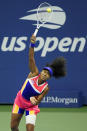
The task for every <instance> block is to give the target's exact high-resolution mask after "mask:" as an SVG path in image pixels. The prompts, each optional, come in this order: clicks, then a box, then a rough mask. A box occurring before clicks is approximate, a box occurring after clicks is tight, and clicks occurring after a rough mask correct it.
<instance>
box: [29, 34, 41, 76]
mask: <svg viewBox="0 0 87 131" xmlns="http://www.w3.org/2000/svg"><path fill="white" fill-rule="evenodd" d="M30 42H31V43H30V48H29V68H30V71H31V72H30V74H29V75H28V77H33V76H36V75H38V73H39V71H38V68H37V66H36V63H35V58H34V46H35V42H36V37H35V36H34V35H32V37H31V38H30Z"/></svg>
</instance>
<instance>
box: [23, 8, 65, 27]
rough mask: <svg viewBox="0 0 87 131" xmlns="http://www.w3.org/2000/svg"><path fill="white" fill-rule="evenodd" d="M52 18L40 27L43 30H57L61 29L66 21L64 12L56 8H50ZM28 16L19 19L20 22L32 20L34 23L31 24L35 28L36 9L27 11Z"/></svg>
mask: <svg viewBox="0 0 87 131" xmlns="http://www.w3.org/2000/svg"><path fill="white" fill-rule="evenodd" d="M52 10H53V12H52V17H51V18H50V20H49V19H48V21H47V23H46V24H44V25H43V26H42V27H44V28H49V29H59V28H61V27H62V26H63V25H64V23H65V21H66V13H65V12H64V10H63V9H62V8H60V7H58V6H52ZM28 12H29V13H30V14H29V15H27V16H24V17H22V18H20V19H21V20H32V21H34V22H35V23H34V24H33V25H34V26H36V25H37V24H36V21H37V15H36V14H37V9H33V10H30V11H28Z"/></svg>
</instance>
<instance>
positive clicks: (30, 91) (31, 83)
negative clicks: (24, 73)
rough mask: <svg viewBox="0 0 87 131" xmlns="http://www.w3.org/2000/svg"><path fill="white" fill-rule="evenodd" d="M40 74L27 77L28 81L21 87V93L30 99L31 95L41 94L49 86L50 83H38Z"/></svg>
mask: <svg viewBox="0 0 87 131" xmlns="http://www.w3.org/2000/svg"><path fill="white" fill-rule="evenodd" d="M39 76H40V74H39V75H38V76H35V77H32V78H27V79H26V81H25V82H24V84H23V86H22V89H21V95H22V96H23V97H24V98H25V99H27V100H30V97H31V96H37V95H40V94H41V93H42V92H43V91H44V89H45V88H46V87H47V85H48V83H47V82H44V83H43V84H41V85H38V78H39Z"/></svg>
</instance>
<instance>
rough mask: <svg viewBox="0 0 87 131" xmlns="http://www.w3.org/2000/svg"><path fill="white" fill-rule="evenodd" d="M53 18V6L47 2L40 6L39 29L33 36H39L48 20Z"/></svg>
mask: <svg viewBox="0 0 87 131" xmlns="http://www.w3.org/2000/svg"><path fill="white" fill-rule="evenodd" d="M51 16H52V6H51V5H50V4H49V3H47V2H44V3H42V4H40V5H39V7H38V9H37V28H36V30H35V32H34V34H33V35H34V36H36V35H37V33H38V30H39V28H40V27H41V26H43V25H44V24H45V23H46V22H47V21H48V19H50V18H51Z"/></svg>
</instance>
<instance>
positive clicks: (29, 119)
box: [26, 110, 36, 131]
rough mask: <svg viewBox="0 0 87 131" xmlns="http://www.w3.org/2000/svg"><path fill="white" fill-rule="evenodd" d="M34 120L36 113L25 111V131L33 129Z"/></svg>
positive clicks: (32, 130)
mask: <svg viewBox="0 0 87 131" xmlns="http://www.w3.org/2000/svg"><path fill="white" fill-rule="evenodd" d="M35 122H36V114H35V113H34V111H33V110H32V111H26V130H27V131H34V127H35Z"/></svg>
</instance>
